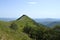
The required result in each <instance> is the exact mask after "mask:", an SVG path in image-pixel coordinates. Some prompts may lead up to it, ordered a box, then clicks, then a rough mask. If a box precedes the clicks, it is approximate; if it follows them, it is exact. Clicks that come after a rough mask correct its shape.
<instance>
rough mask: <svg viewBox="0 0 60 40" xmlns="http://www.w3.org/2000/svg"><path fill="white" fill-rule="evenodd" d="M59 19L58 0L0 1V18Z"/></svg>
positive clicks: (59, 0)
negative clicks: (23, 16)
mask: <svg viewBox="0 0 60 40" xmlns="http://www.w3.org/2000/svg"><path fill="white" fill-rule="evenodd" d="M23 14H25V15H28V16H29V17H31V18H60V0H0V18H2V17H4V18H18V17H20V16H21V15H23Z"/></svg>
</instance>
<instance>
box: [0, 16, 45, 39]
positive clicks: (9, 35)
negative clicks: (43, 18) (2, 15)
mask: <svg viewBox="0 0 60 40" xmlns="http://www.w3.org/2000/svg"><path fill="white" fill-rule="evenodd" d="M40 27H41V30H44V27H45V26H44V25H42V24H39V23H37V22H35V21H34V20H33V19H31V18H30V17H28V16H26V15H22V16H21V17H19V18H18V19H16V20H14V21H8V22H6V21H0V40H32V39H33V38H31V37H30V36H29V35H28V34H26V33H25V31H28V30H30V31H31V30H33V29H34V30H35V28H40ZM25 28H26V29H25ZM39 30H40V29H39ZM31 33H32V32H31Z"/></svg>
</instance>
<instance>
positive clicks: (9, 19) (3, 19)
mask: <svg viewBox="0 0 60 40" xmlns="http://www.w3.org/2000/svg"><path fill="white" fill-rule="evenodd" d="M15 19H16V18H0V20H1V21H12V20H15Z"/></svg>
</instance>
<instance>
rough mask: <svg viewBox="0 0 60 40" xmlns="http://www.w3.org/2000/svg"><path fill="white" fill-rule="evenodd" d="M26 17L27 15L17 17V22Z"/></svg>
mask: <svg viewBox="0 0 60 40" xmlns="http://www.w3.org/2000/svg"><path fill="white" fill-rule="evenodd" d="M25 17H28V16H27V15H22V16H21V17H19V18H18V19H17V20H20V19H22V18H25Z"/></svg>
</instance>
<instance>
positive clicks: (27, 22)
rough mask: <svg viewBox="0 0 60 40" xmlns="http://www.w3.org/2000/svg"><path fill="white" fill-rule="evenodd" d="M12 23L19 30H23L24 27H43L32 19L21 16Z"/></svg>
mask: <svg viewBox="0 0 60 40" xmlns="http://www.w3.org/2000/svg"><path fill="white" fill-rule="evenodd" d="M14 23H16V24H17V25H18V26H19V29H20V27H21V29H23V28H24V27H25V26H26V25H27V26H29V27H37V26H38V27H40V26H44V25H42V24H39V23H37V22H35V21H34V20H33V19H31V18H30V17H28V16H26V15H22V16H21V17H19V18H18V19H17V20H16V21H14Z"/></svg>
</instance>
